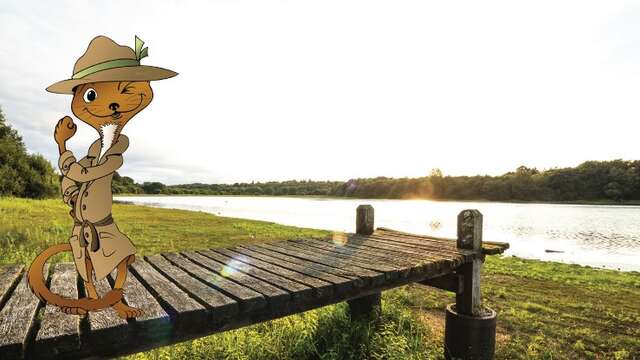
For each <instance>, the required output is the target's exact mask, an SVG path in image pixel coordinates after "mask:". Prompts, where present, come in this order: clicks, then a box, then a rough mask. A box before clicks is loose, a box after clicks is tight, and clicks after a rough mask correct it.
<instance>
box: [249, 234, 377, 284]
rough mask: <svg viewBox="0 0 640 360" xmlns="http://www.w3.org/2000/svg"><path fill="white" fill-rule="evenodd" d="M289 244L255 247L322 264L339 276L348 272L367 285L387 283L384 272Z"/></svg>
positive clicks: (266, 244) (268, 244) (256, 245)
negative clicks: (336, 272)
mask: <svg viewBox="0 0 640 360" xmlns="http://www.w3.org/2000/svg"><path fill="white" fill-rule="evenodd" d="M287 244H289V245H293V244H291V243H288V242H287V243H283V242H280V243H263V244H255V245H253V246H255V248H256V249H268V250H271V251H273V252H275V253H279V254H282V255H285V256H288V257H292V258H297V259H300V260H302V261H308V262H313V263H316V264H320V265H322V266H325V267H327V268H330V269H332V271H338V274H341V273H343V272H346V273H345V275H347V276H356V277H358V278H361V279H363V280H364V281H365V284H367V285H371V286H375V285H379V284H382V283H383V282H384V281H385V278H386V276H385V273H384V272H383V271H374V270H370V269H369V268H367V267H366V266H365V267H361V266H357V265H353V264H351V263H349V262H348V260H346V259H345V258H344V257H342V256H324V255H322V254H318V253H317V252H313V251H307V249H304V248H298V247H295V246H293V247H288V246H287Z"/></svg>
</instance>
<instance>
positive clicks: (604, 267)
mask: <svg viewBox="0 0 640 360" xmlns="http://www.w3.org/2000/svg"><path fill="white" fill-rule="evenodd" d="M148 196H149V197H152V196H154V195H148ZM161 196H171V195H161ZM184 196H194V195H184ZM209 196H216V197H225V196H229V197H253V196H244V195H209ZM270 197H284V196H270ZM376 200H378V199H376ZM114 203H117V204H122V205H133V206H144V207H148V208H156V209H169V210H182V211H188V212H204V213H207V214H212V215H214V216H217V217H221V218H229V219H244V220H250V221H268V222H271V221H270V220H264V219H259V218H251V217H243V216H230V215H220V214H219V213H211V212H208V211H206V210H196V209H189V208H185V207H171V206H164V205H163V204H162V203H159V202H158V203H151V202H149V203H145V202H134V201H128V200H120V199H114ZM273 223H275V224H278V225H282V226H297V227H302V228H304V227H306V226H304V225H300V224H288V225H285V224H282V223H279V222H277V221H273ZM319 230H322V231H329V232H331V231H333V230H327V229H319ZM451 240H452V241H453V240H454V239H453V238H451ZM544 251H545V252H549V253H553V252H556V250H549V249H544ZM503 256H504V257H509V258H511V257H513V258H516V259H521V260H532V261H541V262H544V263H555V264H564V265H570V266H580V267H583V268H586V269H593V270H605V271H616V272H620V273H637V274H640V270H639V269H635V268H633V267H632V268H628V267H627V266H628V265H624V264H623V265H621V264H610V265H602V264H581V263H579V262H576V261H575V260H573V261H571V260H567V261H560V260H554V259H545V258H539V257H527V256H522V255H521V254H520V255H516V254H511V253H509V252H507V253H506V254H503Z"/></svg>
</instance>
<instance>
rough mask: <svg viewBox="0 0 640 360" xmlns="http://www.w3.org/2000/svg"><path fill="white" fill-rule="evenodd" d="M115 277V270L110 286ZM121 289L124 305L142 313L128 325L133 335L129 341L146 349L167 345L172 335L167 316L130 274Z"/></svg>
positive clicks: (129, 273)
mask: <svg viewBox="0 0 640 360" xmlns="http://www.w3.org/2000/svg"><path fill="white" fill-rule="evenodd" d="M117 275H118V272H117V270H114V271H113V272H112V273H111V274H109V280H110V283H111V284H114V283H115V279H116V277H117ZM123 289H124V290H125V291H124V303H125V304H126V305H128V306H131V307H134V308H138V309H141V310H142V311H143V313H142V315H141V316H138V317H137V318H135V319H134V320H131V323H130V324H129V325H132V326H133V329H132V334H133V335H135V337H134V338H133V339H131V341H133V342H135V343H139V344H144V345H146V346H147V348H152V347H157V346H161V345H164V344H167V343H168V342H169V341H168V339H169V338H170V337H171V336H172V333H173V325H172V324H171V318H170V317H169V314H167V312H166V311H164V309H163V308H162V306H160V304H159V303H158V301H157V300H156V299H155V298H154V297H153V295H151V293H150V292H149V291H148V290H147V289H146V288H145V287H144V285H142V283H140V280H138V279H137V278H136V277H135V276H134V275H133V274H132V273H131V272H128V274H127V279H126V281H125V284H124V287H123Z"/></svg>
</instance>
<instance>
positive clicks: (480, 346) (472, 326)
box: [444, 210, 496, 359]
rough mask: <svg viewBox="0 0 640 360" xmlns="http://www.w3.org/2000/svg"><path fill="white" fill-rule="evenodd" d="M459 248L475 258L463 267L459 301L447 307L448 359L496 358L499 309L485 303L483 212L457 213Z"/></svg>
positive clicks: (460, 269) (446, 339) (464, 211)
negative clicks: (485, 305) (483, 303)
mask: <svg viewBox="0 0 640 360" xmlns="http://www.w3.org/2000/svg"><path fill="white" fill-rule="evenodd" d="M457 247H458V249H460V250H464V251H465V252H471V253H473V255H474V256H473V260H472V261H471V262H468V263H466V264H464V265H462V266H460V267H459V268H458V269H457V270H456V273H457V274H458V275H461V276H462V282H463V289H462V292H460V293H459V294H456V303H455V304H450V305H449V306H447V314H446V320H445V335H444V346H445V358H447V359H458V358H460V359H493V354H494V351H495V337H496V312H495V311H493V310H491V309H489V308H487V307H483V306H482V298H481V296H480V270H481V269H482V263H483V261H484V256H483V254H482V214H481V213H480V211H478V210H463V211H462V212H460V214H459V215H458V240H457Z"/></svg>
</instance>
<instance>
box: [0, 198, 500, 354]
mask: <svg viewBox="0 0 640 360" xmlns="http://www.w3.org/2000/svg"><path fill="white" fill-rule="evenodd" d="M364 210H366V209H364ZM365 220H366V219H365ZM361 228H362V229H364V230H366V231H367V233H368V234H370V235H363V234H336V235H335V236H334V239H332V240H333V241H330V240H319V239H299V240H287V241H278V242H271V243H261V244H251V245H241V246H236V247H233V248H226V249H209V250H201V251H197V252H196V251H185V252H183V253H181V254H162V255H153V256H147V257H146V261H145V260H142V259H138V260H137V261H136V262H135V263H134V264H132V265H131V266H130V270H131V271H130V272H129V275H128V276H127V280H126V283H125V287H124V289H125V292H124V302H125V303H126V304H127V305H129V306H133V307H137V308H140V309H142V310H143V311H144V313H143V315H142V316H139V317H138V318H136V319H130V320H128V321H127V320H123V319H121V318H120V317H118V315H117V314H116V312H115V311H114V310H113V309H106V310H104V311H101V312H95V313H90V314H88V315H87V316H86V317H79V316H76V315H67V314H64V313H61V312H60V311H58V309H57V308H55V307H52V306H47V307H46V308H45V309H44V310H43V318H42V320H41V321H40V322H38V320H37V317H36V316H35V315H36V313H37V310H38V308H39V301H38V299H36V298H35V296H33V295H32V294H31V291H30V290H29V288H28V286H27V285H26V284H25V283H24V280H22V281H20V279H23V278H24V277H23V276H22V277H21V274H22V273H23V268H22V267H21V266H12V267H3V268H0V310H1V311H0V334H2V336H1V337H0V358H1V359H3V360H4V359H5V358H7V359H11V358H20V357H23V356H24V355H25V354H24V351H25V349H26V351H27V354H26V356H27V357H30V358H52V357H56V358H57V357H69V358H71V357H73V358H78V357H87V356H98V357H111V356H116V355H124V354H129V353H134V352H138V351H144V350H148V349H151V348H155V347H158V346H162V345H166V344H172V343H175V342H179V341H183V340H186V339H191V338H196V337H200V336H205V335H208V334H211V333H214V332H218V331H224V330H228V329H234V328H238V327H241V326H245V325H250V324H254V323H257V322H260V321H265V320H270V319H275V318H278V317H281V316H285V315H289V314H294V313H297V312H300V311H306V310H309V309H313V308H316V307H319V306H324V305H329V304H333V303H336V302H340V301H345V300H349V301H350V303H355V302H358V301H361V300H362V299H365V298H366V299H369V298H371V299H373V298H374V297H376V296H379V294H380V291H382V290H385V289H389V288H393V287H397V286H401V285H404V284H408V283H412V282H421V283H424V284H427V285H431V286H436V287H440V288H446V289H448V290H450V291H456V292H460V291H461V287H460V285H459V283H460V280H461V278H460V276H459V275H456V274H457V271H459V270H460V269H462V267H463V266H467V264H469V263H470V262H471V261H474V260H476V259H479V258H478V256H483V255H478V253H477V252H472V251H467V250H466V249H460V248H458V247H457V246H456V242H455V241H452V240H450V239H442V238H431V237H426V236H421V235H414V234H406V233H401V232H397V231H394V230H388V229H380V228H378V229H376V230H375V231H373V229H372V228H371V226H369V225H368V223H367V221H363V222H362V224H361ZM506 248H508V244H503V243H483V254H490V253H499V252H503V251H504V250H505V249H506ZM116 276H117V274H116V272H115V271H114V272H113V273H112V274H110V277H109V278H108V279H103V280H101V281H99V282H97V284H96V287H97V290H98V293H99V294H100V295H103V294H104V293H106V292H107V291H109V290H110V289H111V286H112V285H113V283H114V280H115V279H116ZM108 280H110V281H108ZM77 284H78V275H77V272H76V270H75V266H74V265H73V264H59V265H56V266H55V269H54V271H53V274H52V280H51V288H52V290H53V291H54V292H56V293H59V294H62V295H64V296H67V297H72V298H73V297H77V296H84V295H85V293H86V291H84V289H83V287H82V286H81V287H80V288H78V287H77V286H76V285H77ZM3 302H5V303H6V304H4V306H2V304H3ZM36 331H37V332H36ZM5 333H6V334H7V336H5Z"/></svg>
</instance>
